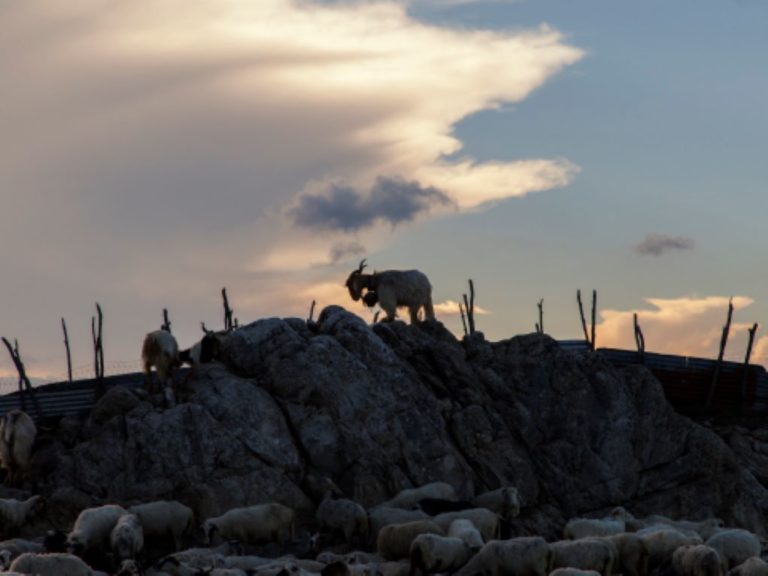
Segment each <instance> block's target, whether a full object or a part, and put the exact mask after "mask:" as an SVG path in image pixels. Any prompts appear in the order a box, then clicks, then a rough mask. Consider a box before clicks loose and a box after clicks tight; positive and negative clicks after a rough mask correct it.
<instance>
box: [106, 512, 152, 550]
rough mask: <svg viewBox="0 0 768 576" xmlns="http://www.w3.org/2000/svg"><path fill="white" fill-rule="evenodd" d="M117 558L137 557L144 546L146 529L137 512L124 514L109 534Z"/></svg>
mask: <svg viewBox="0 0 768 576" xmlns="http://www.w3.org/2000/svg"><path fill="white" fill-rule="evenodd" d="M109 542H110V545H111V547H112V554H113V555H114V557H115V560H118V561H123V560H128V559H130V558H136V556H138V555H139V552H141V551H142V549H143V548H144V529H143V528H142V526H141V521H140V520H139V517H138V516H136V514H131V513H128V514H123V515H122V516H120V518H119V519H118V521H117V524H115V527H114V528H112V533H111V534H110V536H109Z"/></svg>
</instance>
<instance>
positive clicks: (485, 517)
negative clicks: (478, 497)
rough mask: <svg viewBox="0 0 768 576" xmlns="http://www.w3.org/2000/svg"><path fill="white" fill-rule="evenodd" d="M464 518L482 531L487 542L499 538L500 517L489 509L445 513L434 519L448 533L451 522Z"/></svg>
mask: <svg viewBox="0 0 768 576" xmlns="http://www.w3.org/2000/svg"><path fill="white" fill-rule="evenodd" d="M460 518H463V519H465V520H469V521H470V522H472V524H474V525H475V527H476V528H477V529H478V530H479V531H480V534H481V535H482V537H483V540H484V541H485V542H488V541H489V540H492V539H494V538H498V537H499V525H500V523H499V516H498V514H496V513H495V512H491V511H490V510H488V509H487V508H470V509H469V510H459V511H457V512H444V513H442V514H438V515H437V516H435V517H434V522H435V524H437V525H438V526H440V528H441V529H442V530H443V531H444V532H447V531H448V528H450V526H451V522H453V521H454V520H458V519H460Z"/></svg>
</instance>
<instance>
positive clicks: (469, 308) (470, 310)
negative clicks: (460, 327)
mask: <svg viewBox="0 0 768 576" xmlns="http://www.w3.org/2000/svg"><path fill="white" fill-rule="evenodd" d="M462 298H463V299H464V310H465V311H466V313H467V324H468V327H469V332H468V333H469V334H474V333H475V284H474V282H472V279H471V278H470V280H469V300H467V295H466V294H462ZM465 333H467V331H466V329H465Z"/></svg>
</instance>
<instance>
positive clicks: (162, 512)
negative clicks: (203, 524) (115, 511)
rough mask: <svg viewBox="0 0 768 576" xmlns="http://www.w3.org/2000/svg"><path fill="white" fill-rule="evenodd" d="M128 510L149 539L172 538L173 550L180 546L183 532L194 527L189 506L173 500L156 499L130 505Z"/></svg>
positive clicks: (187, 531) (193, 514) (192, 513)
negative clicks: (134, 516) (137, 520)
mask: <svg viewBox="0 0 768 576" xmlns="http://www.w3.org/2000/svg"><path fill="white" fill-rule="evenodd" d="M128 511H129V512H131V513H132V514H136V516H138V517H139V520H140V521H141V526H142V528H143V529H144V537H145V538H146V539H147V540H148V541H149V540H161V541H169V540H173V551H174V552H175V551H177V550H179V549H180V548H181V544H182V539H183V537H184V535H185V534H188V533H190V532H191V531H192V530H193V529H194V521H195V513H194V512H193V511H192V509H191V508H189V507H188V506H185V505H184V504H182V503H181V502H176V501H175V500H158V501H155V502H147V503H145V504H137V505H136V506H131V507H130V508H128Z"/></svg>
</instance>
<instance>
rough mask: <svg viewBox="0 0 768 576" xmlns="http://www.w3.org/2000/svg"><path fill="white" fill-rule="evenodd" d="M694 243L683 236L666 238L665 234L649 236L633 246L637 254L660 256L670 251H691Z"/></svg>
mask: <svg viewBox="0 0 768 576" xmlns="http://www.w3.org/2000/svg"><path fill="white" fill-rule="evenodd" d="M694 246H695V242H694V240H693V239H692V238H686V237H684V236H668V235H667V234H649V235H648V236H646V237H645V239H644V240H643V241H642V242H640V243H639V244H638V245H637V246H635V251H636V252H638V253H639V254H649V255H652V256H661V255H662V254H663V253H665V252H668V251H670V250H693V248H694Z"/></svg>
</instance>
